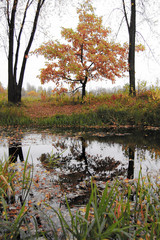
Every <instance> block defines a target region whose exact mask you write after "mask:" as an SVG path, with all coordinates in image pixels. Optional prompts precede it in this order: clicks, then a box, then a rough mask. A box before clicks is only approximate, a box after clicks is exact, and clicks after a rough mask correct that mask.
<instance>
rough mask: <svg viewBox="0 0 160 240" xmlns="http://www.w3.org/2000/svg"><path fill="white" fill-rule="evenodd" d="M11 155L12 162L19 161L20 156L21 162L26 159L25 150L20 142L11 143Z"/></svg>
mask: <svg viewBox="0 0 160 240" xmlns="http://www.w3.org/2000/svg"><path fill="white" fill-rule="evenodd" d="M9 156H10V162H12V163H15V162H17V159H18V157H19V159H20V161H21V162H23V161H24V157H23V151H22V147H21V143H20V142H16V143H15V142H13V143H11V144H10V143H9Z"/></svg>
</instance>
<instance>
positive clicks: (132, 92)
mask: <svg viewBox="0 0 160 240" xmlns="http://www.w3.org/2000/svg"><path fill="white" fill-rule="evenodd" d="M135 36H136V0H131V19H130V27H129V57H128V63H129V80H130V89H129V94H130V95H132V96H135V95H136V89H135Z"/></svg>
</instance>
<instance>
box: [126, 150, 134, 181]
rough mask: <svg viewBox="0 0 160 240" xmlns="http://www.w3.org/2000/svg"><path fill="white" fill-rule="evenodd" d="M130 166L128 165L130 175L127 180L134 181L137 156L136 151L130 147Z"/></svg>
mask: <svg viewBox="0 0 160 240" xmlns="http://www.w3.org/2000/svg"><path fill="white" fill-rule="evenodd" d="M128 152H129V164H128V174H127V178H129V179H133V178H134V155H135V149H132V148H130V147H129V149H128Z"/></svg>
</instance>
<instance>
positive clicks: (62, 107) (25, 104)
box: [0, 90, 160, 128]
mask: <svg viewBox="0 0 160 240" xmlns="http://www.w3.org/2000/svg"><path fill="white" fill-rule="evenodd" d="M157 91H158V90H156V91H155V90H154V91H148V90H147V91H144V92H143V91H142V92H140V93H139V94H137V96H136V97H130V96H128V95H127V94H126V93H123V92H122V93H116V94H101V95H99V96H95V95H91V94H90V95H88V96H87V97H86V98H85V99H84V101H83V102H81V101H80V99H79V98H77V99H76V100H75V99H73V98H69V97H68V96H67V97H66V96H63V97H61V96H60V97H56V98H52V97H51V98H46V99H43V100H42V99H41V100H40V99H32V98H31V99H29V100H27V99H23V101H22V104H20V105H19V106H13V105H10V104H7V103H6V102H4V100H3V101H1V108H0V125H21V126H22V125H26V126H27V125H28V126H31V125H32V126H33V125H34V126H45V127H47V126H49V127H52V126H56V127H64V126H65V127H66V126H70V127H81V126H82V127H83V126H85V127H87V126H90V127H91V126H94V127H95V126H97V127H98V126H99V127H109V126H113V125H114V126H116V127H120V126H126V125H130V126H134V127H140V128H144V127H146V126H151V127H160V99H159V95H158V92H157Z"/></svg>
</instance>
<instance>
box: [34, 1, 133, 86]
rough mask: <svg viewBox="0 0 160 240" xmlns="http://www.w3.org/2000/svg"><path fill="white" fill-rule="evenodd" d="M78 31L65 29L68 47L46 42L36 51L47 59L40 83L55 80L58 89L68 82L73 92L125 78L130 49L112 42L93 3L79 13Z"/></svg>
mask: <svg viewBox="0 0 160 240" xmlns="http://www.w3.org/2000/svg"><path fill="white" fill-rule="evenodd" d="M77 14H78V16H79V23H78V25H77V29H76V31H74V30H73V29H72V28H62V31H61V35H62V37H64V38H65V40H66V41H68V44H61V43H60V42H59V41H55V42H54V41H49V42H47V43H44V44H43V45H42V46H40V47H39V48H38V49H36V50H35V51H34V53H35V54H37V55H43V56H44V57H45V58H46V59H47V60H48V63H46V66H45V68H42V69H41V73H40V76H39V78H40V80H41V83H45V82H49V81H53V82H54V83H55V84H56V86H57V87H59V86H61V84H63V83H64V82H65V83H68V84H69V86H70V88H71V89H72V90H74V89H75V88H76V87H79V85H80V86H81V85H83V84H85V85H86V83H87V82H88V81H91V80H97V81H98V80H102V79H104V78H105V79H110V80H111V81H113V82H114V81H115V77H122V76H123V75H124V72H125V71H127V70H128V64H127V57H128V55H127V54H128V48H127V46H126V45H124V46H121V45H120V44H118V43H115V42H114V41H110V40H109V34H110V30H109V29H108V28H105V27H104V26H103V25H102V18H101V17H98V16H96V15H95V13H94V9H93V7H92V5H91V4H90V1H89V0H87V1H85V3H84V4H82V5H81V7H80V8H78V10H77Z"/></svg>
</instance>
